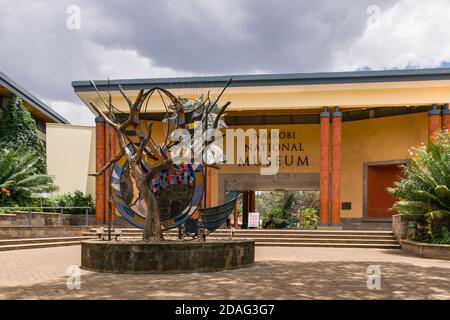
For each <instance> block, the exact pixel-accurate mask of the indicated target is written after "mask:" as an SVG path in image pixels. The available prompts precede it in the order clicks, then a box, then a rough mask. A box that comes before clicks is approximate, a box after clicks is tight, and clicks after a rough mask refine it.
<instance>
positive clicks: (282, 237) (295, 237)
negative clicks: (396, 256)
mask: <svg viewBox="0 0 450 320" xmlns="http://www.w3.org/2000/svg"><path fill="white" fill-rule="evenodd" d="M141 235H142V233H140V234H139V233H122V237H139V236H141ZM165 235H166V236H171V237H177V236H178V234H176V233H166V234H165ZM83 236H89V237H95V233H93V232H85V233H83ZM228 237H230V233H216V232H214V233H212V234H210V235H209V236H208V238H228ZM233 237H234V238H236V239H248V238H250V239H255V240H259V239H265V238H269V239H276V240H280V241H290V240H301V239H325V240H327V241H332V240H342V239H344V240H355V241H358V240H361V239H364V240H379V241H395V240H396V239H395V237H394V236H393V235H326V234H325V235H323V234H290V235H285V234H283V235H279V234H277V235H273V234H256V235H255V234H234V236H233Z"/></svg>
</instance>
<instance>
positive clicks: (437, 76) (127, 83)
mask: <svg viewBox="0 0 450 320" xmlns="http://www.w3.org/2000/svg"><path fill="white" fill-rule="evenodd" d="M230 78H232V79H233V81H232V83H231V87H250V86H284V85H311V84H339V83H369V82H397V81H424V80H450V68H435V69H407V70H381V71H353V72H318V73H285V74H256V75H223V76H206V77H182V78H151V79H124V80H110V81H109V82H108V81H107V80H99V81H95V83H96V85H97V87H98V89H99V90H101V91H106V90H108V88H109V89H110V90H117V86H118V85H121V86H122V87H123V88H124V89H125V90H140V89H150V88H154V87H162V88H169V89H177V88H209V87H223V86H224V85H225V84H226V83H227V81H228V80H229V79H230ZM72 87H73V88H74V90H75V92H89V91H93V89H92V86H91V84H90V82H89V81H73V82H72Z"/></svg>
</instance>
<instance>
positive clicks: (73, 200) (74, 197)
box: [45, 190, 95, 213]
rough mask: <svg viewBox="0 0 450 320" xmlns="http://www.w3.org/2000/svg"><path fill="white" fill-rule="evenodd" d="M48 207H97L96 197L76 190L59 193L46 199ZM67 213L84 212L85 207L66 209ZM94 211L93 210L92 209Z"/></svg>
mask: <svg viewBox="0 0 450 320" xmlns="http://www.w3.org/2000/svg"><path fill="white" fill-rule="evenodd" d="M45 206H46V207H92V210H94V208H95V203H94V199H93V198H92V196H91V195H90V194H88V195H84V194H83V192H81V191H79V190H76V191H75V192H68V193H64V194H61V195H57V196H54V197H51V198H48V199H46V200H45ZM64 212H65V213H84V212H85V211H84V209H65V210H64ZM91 212H92V211H91Z"/></svg>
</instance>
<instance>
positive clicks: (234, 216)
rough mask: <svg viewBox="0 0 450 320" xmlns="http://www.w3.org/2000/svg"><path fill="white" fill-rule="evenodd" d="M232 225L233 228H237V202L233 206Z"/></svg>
mask: <svg viewBox="0 0 450 320" xmlns="http://www.w3.org/2000/svg"><path fill="white" fill-rule="evenodd" d="M233 224H234V227H235V228H238V227H239V215H238V202H237V201H236V203H235V204H234V213H233Z"/></svg>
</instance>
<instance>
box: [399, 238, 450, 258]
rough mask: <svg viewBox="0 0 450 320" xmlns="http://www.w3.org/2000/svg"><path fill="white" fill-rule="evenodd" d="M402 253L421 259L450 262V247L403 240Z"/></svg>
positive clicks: (401, 243)
mask: <svg viewBox="0 0 450 320" xmlns="http://www.w3.org/2000/svg"><path fill="white" fill-rule="evenodd" d="M400 245H401V247H402V252H404V253H407V254H412V255H415V256H418V257H421V258H430V259H441V260H450V245H448V244H431V243H421V242H416V241H412V240H401V241H400Z"/></svg>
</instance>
